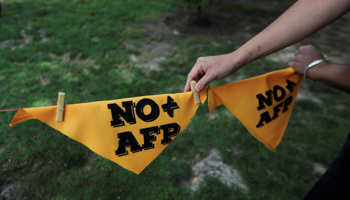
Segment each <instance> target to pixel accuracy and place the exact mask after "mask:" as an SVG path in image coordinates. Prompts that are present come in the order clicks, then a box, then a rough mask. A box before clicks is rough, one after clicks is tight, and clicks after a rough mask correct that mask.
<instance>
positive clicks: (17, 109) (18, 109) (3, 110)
mask: <svg viewBox="0 0 350 200" xmlns="http://www.w3.org/2000/svg"><path fill="white" fill-rule="evenodd" d="M22 109H23V108H19V109H8V110H0V112H8V111H16V110H22Z"/></svg>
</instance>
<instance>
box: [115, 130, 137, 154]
mask: <svg viewBox="0 0 350 200" xmlns="http://www.w3.org/2000/svg"><path fill="white" fill-rule="evenodd" d="M118 138H119V146H118V150H116V151H115V154H116V155H117V156H125V155H128V154H129V152H128V151H127V150H126V148H127V147H130V151H131V152H132V153H135V152H139V151H141V150H142V148H141V146H140V145H139V143H138V142H137V140H136V139H135V137H134V135H133V134H132V133H131V132H130V131H127V132H123V133H118Z"/></svg>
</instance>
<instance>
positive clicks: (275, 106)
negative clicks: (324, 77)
mask: <svg viewBox="0 0 350 200" xmlns="http://www.w3.org/2000/svg"><path fill="white" fill-rule="evenodd" d="M301 82H302V75H300V74H298V73H296V72H295V71H294V69H293V68H287V69H284V70H278V71H274V72H271V73H268V74H264V75H261V76H257V77H253V78H250V79H246V80H243V81H239V82H234V83H229V84H226V85H221V86H217V87H213V88H209V90H208V96H209V97H208V101H209V112H210V113H212V111H213V110H214V109H215V107H217V106H219V105H221V104H224V106H225V107H226V108H227V109H228V110H229V111H230V112H231V113H232V114H233V115H234V116H235V117H237V119H238V120H240V121H241V122H242V124H243V125H244V126H245V127H246V128H247V129H248V131H249V132H250V133H251V134H252V135H253V136H254V137H255V138H256V139H257V140H259V141H260V142H261V143H263V144H264V145H265V146H266V147H267V148H268V149H270V150H271V151H275V149H276V147H277V145H278V144H279V143H280V141H281V139H282V137H283V134H284V132H285V130H286V127H287V124H288V121H289V117H290V114H291V113H292V109H293V106H294V102H295V99H296V97H297V94H298V91H299V88H300V85H301Z"/></svg>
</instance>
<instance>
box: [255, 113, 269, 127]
mask: <svg viewBox="0 0 350 200" xmlns="http://www.w3.org/2000/svg"><path fill="white" fill-rule="evenodd" d="M271 121H272V119H271V117H270V114H269V112H268V111H266V112H264V113H261V115H260V121H259V124H258V125H256V128H260V127H263V126H264V122H265V123H266V124H268V123H270V122H271Z"/></svg>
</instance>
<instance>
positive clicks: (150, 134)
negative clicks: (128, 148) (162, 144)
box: [140, 126, 159, 150]
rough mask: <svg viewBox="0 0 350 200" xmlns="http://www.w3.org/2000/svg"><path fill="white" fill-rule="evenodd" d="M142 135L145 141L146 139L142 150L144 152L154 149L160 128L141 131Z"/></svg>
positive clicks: (155, 127)
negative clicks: (156, 135)
mask: <svg viewBox="0 0 350 200" xmlns="http://www.w3.org/2000/svg"><path fill="white" fill-rule="evenodd" d="M140 133H141V134H142V135H143V139H144V143H143V145H142V149H144V150H148V149H153V148H154V144H153V143H152V142H154V141H156V140H157V138H156V137H155V136H154V134H159V128H158V126H154V127H150V128H144V129H140Z"/></svg>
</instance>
